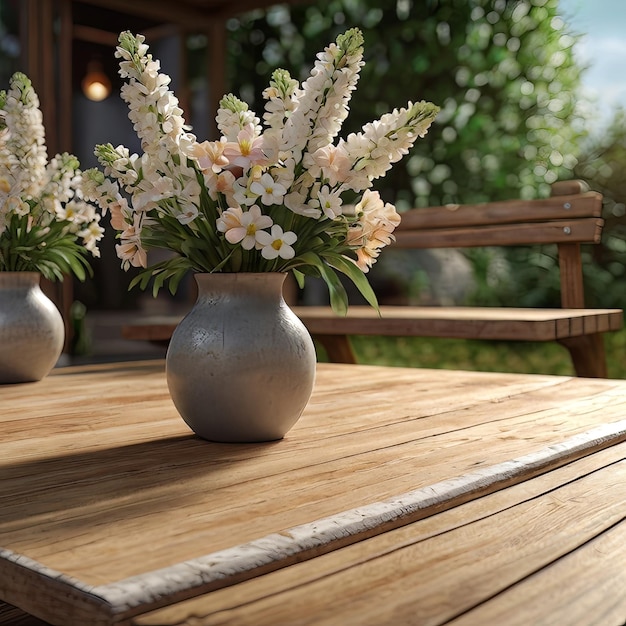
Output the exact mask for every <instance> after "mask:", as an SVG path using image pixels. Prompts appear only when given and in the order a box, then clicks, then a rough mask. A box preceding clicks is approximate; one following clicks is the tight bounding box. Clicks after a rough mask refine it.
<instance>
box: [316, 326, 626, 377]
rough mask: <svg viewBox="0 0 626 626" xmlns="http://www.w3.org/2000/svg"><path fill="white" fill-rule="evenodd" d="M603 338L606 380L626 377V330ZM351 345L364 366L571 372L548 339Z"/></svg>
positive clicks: (369, 340) (391, 340)
mask: <svg viewBox="0 0 626 626" xmlns="http://www.w3.org/2000/svg"><path fill="white" fill-rule="evenodd" d="M604 337H605V339H604V345H605V350H606V353H607V361H608V376H609V378H624V379H626V329H624V330H622V331H619V332H614V333H607V334H605V336H604ZM352 346H353V348H354V351H355V354H356V356H357V359H358V362H359V363H364V364H369V365H389V366H395V367H422V368H434V369H460V370H476V371H484V372H519V373H526V374H553V375H562V376H572V375H574V369H573V367H572V363H571V360H570V357H569V353H568V352H567V350H566V349H565V348H563V347H562V346H560V345H558V344H556V343H554V342H538V343H534V342H504V341H473V340H472V341H470V340H459V339H432V338H421V337H369V336H368V337H365V336H358V337H353V338H352ZM324 359H325V355H324V354H323V352H321V358H320V360H324Z"/></svg>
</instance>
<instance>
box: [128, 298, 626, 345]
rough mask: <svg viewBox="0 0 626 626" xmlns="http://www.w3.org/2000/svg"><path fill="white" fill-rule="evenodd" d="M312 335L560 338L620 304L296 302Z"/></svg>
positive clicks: (156, 335) (140, 329)
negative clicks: (338, 308) (340, 311)
mask: <svg viewBox="0 0 626 626" xmlns="http://www.w3.org/2000/svg"><path fill="white" fill-rule="evenodd" d="M291 308H292V310H293V311H294V312H295V313H296V315H298V317H299V318H300V319H301V320H302V321H303V323H304V324H305V326H306V327H307V328H308V330H309V332H310V333H311V334H312V335H315V336H317V335H331V336H332V335H386V336H396V337H397V336H406V337H449V338H460V339H467V338H471V339H484V340H511V341H513V340H520V339H524V340H530V341H556V340H559V339H563V338H567V337H576V336H579V335H584V334H589V333H592V332H608V331H612V330H619V329H620V328H621V327H622V326H623V313H622V311H621V310H620V309H522V308H514V307H456V306H455V307H415V306H381V307H380V315H378V313H377V312H376V311H375V310H374V309H372V307H368V306H358V305H357V306H351V307H350V308H349V309H348V313H347V314H346V315H345V316H339V315H335V314H333V313H332V311H331V310H330V308H329V307H323V306H294V307H291ZM180 319H181V318H180V317H178V316H155V317H149V318H145V319H143V320H139V321H137V322H135V323H133V324H127V325H125V326H123V327H122V334H123V335H124V337H125V338H126V339H134V340H142V341H161V342H167V341H169V339H170V338H171V336H172V333H173V332H174V329H175V328H176V325H177V324H178V323H179V322H180Z"/></svg>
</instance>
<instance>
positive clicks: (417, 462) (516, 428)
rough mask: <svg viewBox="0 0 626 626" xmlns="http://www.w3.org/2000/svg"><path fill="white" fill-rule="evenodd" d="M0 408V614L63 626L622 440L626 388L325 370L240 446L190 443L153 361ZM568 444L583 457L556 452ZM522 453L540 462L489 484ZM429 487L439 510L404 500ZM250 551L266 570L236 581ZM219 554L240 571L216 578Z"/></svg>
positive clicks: (44, 386) (55, 381) (145, 603)
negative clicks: (287, 423) (258, 437)
mask: <svg viewBox="0 0 626 626" xmlns="http://www.w3.org/2000/svg"><path fill="white" fill-rule="evenodd" d="M0 406H1V407H2V409H1V411H0V423H1V424H2V428H1V431H0V432H2V435H1V436H0V446H1V451H2V454H1V455H0V459H1V461H0V537H1V538H2V539H1V545H2V547H3V549H4V550H3V552H2V557H1V558H0V579H2V580H5V581H8V582H7V584H6V586H5V587H4V588H3V589H1V590H0V591H1V592H2V593H3V594H4V595H3V596H1V599H2V600H4V601H7V602H10V603H13V604H16V605H18V606H20V607H21V608H23V609H26V610H28V611H29V612H32V613H34V614H35V615H37V616H39V617H42V618H44V619H47V618H50V617H51V616H53V614H54V615H57V617H58V615H59V614H62V615H63V619H64V621H63V624H64V626H72V624H81V625H83V624H85V623H90V624H98V623H103V624H105V623H110V620H111V619H112V617H111V616H112V615H115V619H118V618H119V619H121V617H123V616H128V617H130V616H131V615H133V614H135V613H137V612H141V611H144V610H148V609H150V608H156V607H157V606H160V604H161V603H167V602H174V601H178V600H181V599H183V597H188V596H190V595H194V594H197V593H203V592H205V591H206V590H207V589H210V588H212V585H218V586H219V585H223V584H225V583H227V582H236V581H238V580H240V579H241V578H242V577H243V578H245V577H249V576H251V575H256V574H259V573H262V572H263V571H267V569H272V568H276V567H282V566H283V565H287V564H289V563H290V562H293V561H294V560H300V559H302V558H304V557H307V558H308V557H310V556H316V555H317V554H320V553H321V552H323V551H324V550H327V549H335V548H336V547H338V546H339V545H343V542H347V543H350V542H351V541H354V540H357V539H359V538H361V537H362V536H364V535H363V534H362V533H365V535H367V534H368V533H376V532H379V531H380V530H381V529H382V528H384V527H386V526H385V524H387V523H391V524H397V523H405V522H408V521H410V520H411V519H412V518H411V515H414V514H416V515H419V516H422V515H424V514H428V513H429V507H430V512H433V511H434V510H438V508H441V506H442V502H449V503H455V504H458V503H459V502H460V501H464V500H465V499H467V498H471V497H475V496H476V495H478V493H480V491H481V490H483V492H484V490H485V489H487V490H488V489H489V488H491V487H493V486H495V485H497V484H500V483H498V481H499V480H501V479H502V480H510V479H511V476H513V475H515V476H516V477H517V478H515V480H517V479H518V478H519V479H523V477H525V476H527V475H528V474H526V473H527V472H530V473H531V474H532V473H533V472H534V471H535V470H536V469H537V467H543V468H544V469H547V467H548V465H549V464H553V463H554V462H556V461H558V462H561V461H563V462H565V461H567V460H569V459H571V458H575V456H576V455H578V454H580V453H581V451H583V453H588V452H590V451H592V449H597V447H598V446H600V447H602V446H604V445H609V444H611V443H614V442H615V441H616V440H617V439H619V438H620V437H622V436H623V434H624V433H623V432H622V430H623V427H622V426H621V425H619V424H618V422H619V421H620V420H622V419H623V416H624V414H625V411H626V383H624V382H623V381H609V380H603V381H594V380H580V379H571V378H559V377H549V376H524V375H513V374H510V375H509V374H485V373H480V372H441V371H428V370H415V369H403V368H380V367H371V366H339V365H328V364H327V365H320V367H319V371H318V381H317V385H316V389H315V392H314V396H313V398H312V400H311V403H310V404H309V406H308V407H307V409H306V411H305V415H304V416H303V418H302V419H301V420H300V422H299V423H298V424H297V425H296V427H295V428H294V430H293V431H292V432H291V433H290V434H289V435H288V437H287V438H286V439H284V440H283V441H281V442H278V443H273V444H267V445H242V446H228V445H226V444H210V443H208V442H204V441H201V440H199V439H197V438H195V437H194V436H192V435H191V433H190V432H189V431H188V429H187V428H186V426H185V425H184V423H183V422H182V420H181V419H180V418H179V417H178V415H177V414H176V412H175V410H174V408H173V405H172V404H171V401H170V400H169V395H168V394H167V388H166V384H165V379H164V372H163V364H162V363H160V362H158V363H155V362H153V361H151V362H147V363H139V364H132V363H131V364H117V365H99V366H90V367H86V368H68V369H65V370H56V371H55V372H54V373H53V374H52V375H51V376H49V377H47V378H46V379H44V380H43V381H40V382H38V383H33V384H32V385H21V386H20V385H13V386H5V387H3V388H1V389H0ZM565 418H566V419H565ZM611 423H613V425H612V426H610V427H609V428H610V429H613V430H611V432H610V433H609V434H608V436H605V435H602V434H600V436H598V434H599V433H600V431H597V430H596V429H597V428H606V426H603V425H604V424H611ZM585 433H586V435H585ZM605 434H606V433H605ZM577 436H582V437H583V439H584V444H583V445H582V448H581V447H580V446H578V447H576V446H573V444H572V446H573V447H568V446H570V444H567V445H566V446H565V448H560V449H559V444H563V443H564V442H574V440H575V438H576V437H577ZM485 440H489V441H490V446H489V449H488V450H487V449H486V448H485V445H484V441H485ZM579 443H580V442H579ZM564 450H565V451H566V452H565V455H564V456H559V455H561V454H563V451H564ZM546 451H548V452H549V454H548V456H547V457H546V456H545V455H546ZM527 455H531V456H532V455H539V456H540V457H541V458H543V459H544V461H545V462H543V464H541V463H540V465H539V466H532V465H531V464H530V463H527V462H526V461H524V462H522V463H521V464H520V463H519V461H518V463H514V464H513V466H514V468H517V469H514V471H513V473H512V474H508V475H507V476H501V477H500V478H498V476H499V474H498V472H495V473H494V472H493V471H491V470H490V468H494V466H498V465H499V464H505V466H507V467H508V465H506V464H507V463H509V462H510V461H511V460H512V459H516V458H517V457H525V458H526V460H527V461H528V458H529V457H528V456H527ZM534 458H537V457H536V456H535V457H534ZM559 459H560V460H559ZM546 463H547V464H546ZM501 469H502V468H500V470H501ZM498 471H499V470H498ZM541 471H543V470H541ZM481 472H486V474H485V473H481ZM468 475H469V476H470V482H469V483H468V482H467V477H468ZM471 476H474V479H471ZM485 476H488V477H490V478H488V480H487V481H486V482H485ZM461 479H462V480H461ZM459 480H461V482H460V483H459V482H458V481H459ZM472 480H474V482H472ZM434 484H439V485H440V487H438V488H437V489H438V490H439V492H440V494H441V493H444V494H447V495H444V497H443V498H442V499H441V500H440V501H436V500H430V501H429V503H427V504H426V505H425V504H424V502H421V504H418V502H420V500H419V498H418V499H417V500H416V504H415V506H413V505H410V506H409V505H408V504H407V501H406V500H405V499H401V500H398V495H399V494H407V493H414V492H415V493H421V494H422V495H421V496H419V497H420V498H421V497H422V496H423V495H424V494H427V496H429V497H430V496H432V495H433V493H434V492H433V490H432V489H431V488H430V487H432V485H434ZM441 485H443V488H442V487H441ZM468 485H473V486H472V487H470V488H468ZM490 485H491V487H490ZM277 494H280V495H279V496H278V495H277ZM381 503H382V505H381ZM370 507H374V508H373V509H371V508H370ZM380 507H382V508H380ZM433 507H434V508H433ZM359 511H360V512H361V513H362V512H363V511H365V512H366V515H365V517H363V516H362V515H361V513H359ZM394 511H395V512H394ZM347 512H350V513H349V514H347ZM251 519H253V520H254V524H251V523H250V520H251ZM364 520H365V521H364ZM316 521H317V523H316ZM329 528H331V529H332V528H334V530H333V531H331V532H327V530H326V529H329ZM294 529H299V530H298V532H297V533H296V532H295V530H294ZM292 532H293V533H295V534H290V533H292ZM324 537H326V539H324ZM264 538H271V539H264ZM276 542H278V543H276ZM277 546H278V547H280V549H278V548H277ZM259 549H260V550H261V552H263V550H265V553H264V554H265V558H269V561H268V560H263V559H261V560H260V561H259V560H257V559H253V562H252V567H251V568H250V567H248V568H247V569H246V568H245V567H244V568H243V569H241V564H242V563H243V564H245V563H249V561H248V560H247V559H248V558H249V557H247V556H246V555H249V554H250V552H254V551H255V550H257V551H258V550H259ZM220 554H221V555H222V559H223V558H224V556H225V557H227V558H226V561H227V562H228V563H231V562H238V563H239V564H240V568H239V569H237V568H235V569H228V568H226V570H222V569H221V565H220V561H219V558H218V557H217V556H216V555H220ZM257 555H258V554H257ZM233 559H235V560H234V561H233ZM185 562H189V564H188V565H185ZM264 568H265V569H264ZM181 571H182V572H185V575H182V574H181ZM211 572H212V573H211ZM181 575H182V577H181ZM212 576H213V577H212ZM224 576H226V578H224ZM70 607H71V611H70Z"/></svg>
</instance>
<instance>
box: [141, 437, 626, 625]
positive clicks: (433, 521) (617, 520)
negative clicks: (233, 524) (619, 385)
mask: <svg viewBox="0 0 626 626" xmlns="http://www.w3.org/2000/svg"><path fill="white" fill-rule="evenodd" d="M625 458H626V445H625V444H621V445H619V446H615V447H613V448H610V449H608V450H605V451H602V452H600V453H597V454H594V455H592V456H590V457H586V458H584V459H582V460H579V461H577V462H574V463H571V464H568V465H567V466H564V467H562V468H560V469H557V470H555V471H553V472H549V473H547V474H543V475H541V476H539V477H537V478H534V479H532V480H529V481H526V482H524V483H521V484H518V485H515V486H512V487H509V488H507V489H504V490H501V491H498V492H496V493H494V494H491V495H488V496H485V497H483V498H481V499H478V500H473V501H472V502H469V503H467V504H464V505H462V506H459V507H456V508H454V509H452V510H448V511H445V512H442V513H439V514H437V515H435V516H432V517H429V518H426V519H423V520H420V521H418V522H415V523H413V524H411V525H410V526H405V527H403V528H401V529H398V530H394V531H391V532H389V533H386V534H384V535H378V536H376V537H373V538H371V539H368V540H366V541H363V542H360V543H358V544H356V545H353V546H350V547H348V548H345V549H343V550H341V551H337V552H333V553H330V554H326V555H324V556H322V557H319V558H317V559H315V560H314V561H309V562H305V563H301V564H297V565H294V566H291V567H289V568H287V569H285V570H282V571H277V572H274V573H271V574H268V575H266V576H263V577H261V578H257V579H254V580H250V581H247V582H245V583H242V584H240V585H236V586H234V587H231V588H228V589H223V590H221V591H218V592H214V593H212V594H209V595H205V596H200V597H198V598H194V599H191V600H188V601H185V602H181V603H179V604H176V605H173V606H170V607H168V608H164V609H161V610H157V611H154V612H151V613H147V614H145V615H142V616H138V617H136V618H134V619H133V620H132V621H131V622H130V623H131V624H133V625H134V626H157V625H158V626H166V625H167V626H178V625H182V624H195V623H201V624H203V625H204V626H210V625H211V624H223V623H236V624H238V625H240V626H245V625H246V624H255V625H256V626H263V625H267V624H273V625H276V626H279V625H282V624H291V623H294V617H295V615H296V613H295V611H297V623H298V624H300V625H305V624H315V625H316V626H324V625H329V626H330V625H334V624H338V623H339V624H390V623H406V624H443V623H446V624H458V625H459V626H461V625H465V624H468V625H470V624H507V625H509V624H512V625H513V624H520V625H521V624H575V623H585V624H587V623H591V622H590V621H589V616H592V615H594V616H603V617H604V616H609V615H613V616H617V617H619V615H620V611H621V612H622V613H621V615H622V617H623V615H624V607H625V606H626V596H625V595H624V594H623V593H621V590H623V589H624V588H625V587H624V583H625V581H626V568H624V567H623V563H624V555H625V554H626V542H624V532H625V531H626V524H625V523H624V522H623V521H622V520H623V518H624V512H623V510H622V506H621V504H622V501H623V498H624V497H626V489H625V486H624V478H626V461H624V459H625ZM503 529H506V530H505V531H504V532H503ZM620 538H621V541H619V539H620ZM601 547H614V548H615V550H614V552H613V551H609V550H606V551H605V550H603V551H601V552H600V551H597V548H601ZM555 569H556V570H557V571H555ZM603 569H604V571H603ZM596 572H597V574H598V578H597V579H596V577H595V576H594V574H595V573H596ZM590 581H593V584H590ZM596 582H597V584H596ZM542 584H545V585H546V586H545V587H543V588H542V586H541V585H542ZM295 607H297V608H295ZM583 608H585V609H586V610H585V611H582V610H581V609H583ZM455 618H456V619H455ZM581 618H582V619H583V620H584V621H583V622H581V621H580V619H581ZM596 623H607V624H609V623H613V624H619V621H616V620H615V619H614V620H612V621H609V620H607V621H602V620H601V619H600V620H597V621H596Z"/></svg>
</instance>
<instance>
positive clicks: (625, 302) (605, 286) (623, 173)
mask: <svg viewBox="0 0 626 626" xmlns="http://www.w3.org/2000/svg"><path fill="white" fill-rule="evenodd" d="M574 175H575V176H576V177H577V178H581V179H582V180H585V181H586V182H587V183H588V184H589V186H590V187H591V189H593V190H595V191H599V192H601V193H602V194H603V195H604V207H603V217H604V220H605V226H604V235H603V237H602V244H601V245H600V246H593V250H591V251H590V252H589V255H590V257H591V261H592V263H591V264H590V267H589V270H588V282H589V284H590V286H591V292H592V293H593V296H594V300H595V302H594V303H593V304H596V305H598V306H612V307H620V308H624V309H626V111H624V110H621V109H620V110H617V111H616V112H615V114H614V118H613V121H612V122H611V124H609V126H608V127H607V130H606V132H605V133H604V134H602V135H599V136H594V137H593V138H592V139H591V140H590V141H589V142H587V144H585V146H584V148H583V152H582V155H581V157H580V159H579V163H578V164H577V166H576V168H575V170H574Z"/></svg>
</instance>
